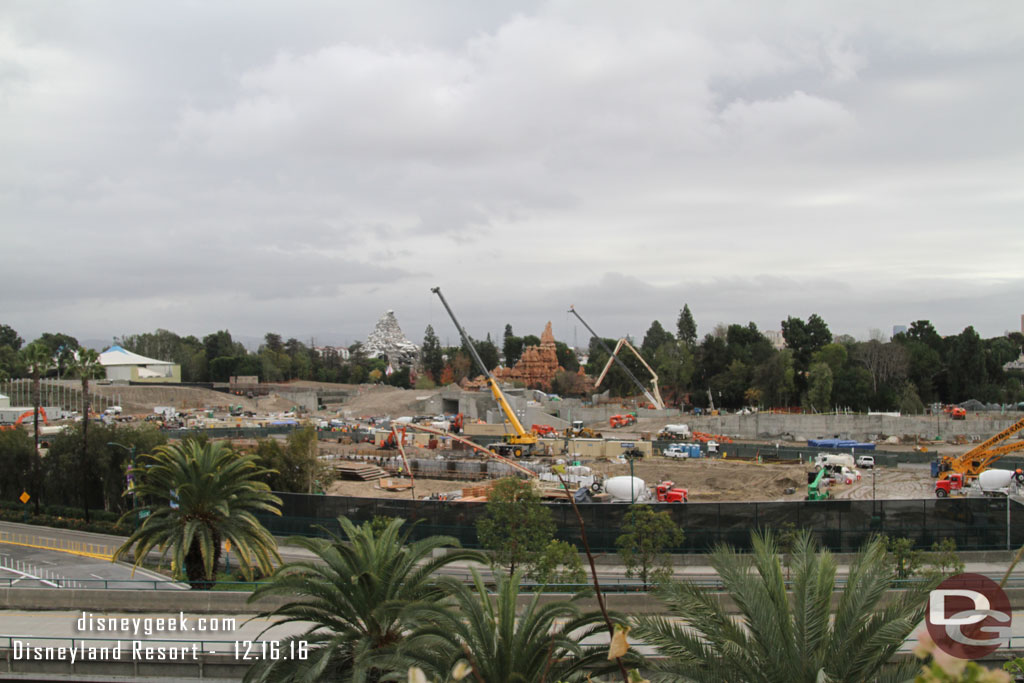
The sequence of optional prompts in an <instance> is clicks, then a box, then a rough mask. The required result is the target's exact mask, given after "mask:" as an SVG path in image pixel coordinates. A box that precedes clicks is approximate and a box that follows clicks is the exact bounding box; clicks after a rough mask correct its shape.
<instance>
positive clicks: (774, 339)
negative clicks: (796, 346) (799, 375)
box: [761, 330, 786, 351]
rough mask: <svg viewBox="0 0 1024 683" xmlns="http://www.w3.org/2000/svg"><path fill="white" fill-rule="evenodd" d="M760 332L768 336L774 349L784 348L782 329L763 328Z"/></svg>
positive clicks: (784, 341) (784, 340)
mask: <svg viewBox="0 0 1024 683" xmlns="http://www.w3.org/2000/svg"><path fill="white" fill-rule="evenodd" d="M761 334H763V335H764V336H765V337H767V338H768V341H770V342H771V343H772V346H773V347H775V350H776V351H781V350H782V349H784V348H786V339H785V338H784V337H783V336H782V330H764V331H763V332H761Z"/></svg>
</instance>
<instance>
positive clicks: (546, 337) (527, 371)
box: [494, 321, 562, 391]
mask: <svg viewBox="0 0 1024 683" xmlns="http://www.w3.org/2000/svg"><path fill="white" fill-rule="evenodd" d="M561 369H562V368H561V367H559V365H558V353H557V352H556V351H555V335H554V333H553V332H552V331H551V322H550V321H548V324H547V325H546V326H545V327H544V333H543V334H541V336H540V346H527V347H526V348H525V349H523V355H522V356H520V358H519V362H518V363H516V364H515V367H511V368H497V369H496V370H495V371H494V376H495V377H497V378H498V379H504V380H509V381H517V380H518V381H520V382H523V383H524V384H526V386H527V387H528V388H531V389H541V390H543V391H550V390H551V380H552V379H554V377H555V373H556V372H558V371H559V370H561Z"/></svg>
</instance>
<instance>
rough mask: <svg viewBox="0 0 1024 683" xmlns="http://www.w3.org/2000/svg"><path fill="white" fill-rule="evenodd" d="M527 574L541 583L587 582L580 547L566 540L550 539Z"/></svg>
mask: <svg viewBox="0 0 1024 683" xmlns="http://www.w3.org/2000/svg"><path fill="white" fill-rule="evenodd" d="M527 576H528V577H529V578H530V579H531V580H533V581H536V582H537V583H540V584H545V585H549V584H558V583H567V584H581V583H584V582H586V580H587V574H586V572H585V571H584V570H583V562H582V560H580V551H579V548H577V547H576V546H574V545H573V544H572V543H568V542H566V541H555V540H552V541H549V542H548V544H547V545H546V546H545V547H544V550H542V551H541V552H540V553H538V554H537V558H536V560H535V561H534V563H533V566H532V567H530V570H529V573H528V574H527Z"/></svg>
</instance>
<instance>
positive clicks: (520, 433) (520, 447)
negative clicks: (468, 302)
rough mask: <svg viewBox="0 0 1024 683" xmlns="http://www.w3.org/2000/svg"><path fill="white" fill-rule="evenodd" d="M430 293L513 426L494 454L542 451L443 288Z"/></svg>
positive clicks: (495, 448) (533, 433) (432, 290)
mask: <svg viewBox="0 0 1024 683" xmlns="http://www.w3.org/2000/svg"><path fill="white" fill-rule="evenodd" d="M430 291H431V292H433V293H434V294H437V297H438V298H439V299H440V300H441V303H442V304H444V308H445V310H446V311H448V316H449V317H450V318H451V319H452V322H453V323H455V329H457V330H458V331H459V334H460V335H461V336H462V341H463V343H464V344H465V345H466V348H467V349H469V353H470V355H472V356H473V360H474V361H476V365H477V367H478V368H480V371H481V372H482V373H483V374H484V377H485V378H486V380H487V387H488V388H489V389H490V390H491V395H493V396H494V400H495V401H497V402H498V405H499V406H500V407H501V411H502V412H503V413H505V419H506V420H507V421H508V423H509V424H510V425H512V429H513V431H514V432H515V433H514V434H506V435H505V436H504V439H503V441H502V443H500V444H495V445H494V446H493V447H492V448H493V449H494V452H495V453H497V454H498V455H503V456H506V457H508V456H514V457H517V458H518V457H521V456H524V455H531V454H533V453H535V452H538V451H539V450H540V437H539V436H538V435H537V434H536V433H535V432H528V431H526V430H525V429H524V428H523V425H522V423H520V422H519V418H517V417H516V414H515V411H513V410H512V406H510V405H509V404H508V400H507V399H506V398H505V394H503V393H501V389H500V388H499V387H498V382H497V380H495V379H494V375H492V374H491V371H490V370H488V369H487V366H486V365H484V362H483V360H481V358H480V354H479V353H477V351H476V347H475V346H473V342H472V340H470V338H469V335H467V334H466V331H465V330H464V329H462V325H460V324H459V321H458V319H457V318H456V317H455V313H453V312H452V308H451V306H449V305H448V301H446V300H445V298H444V295H443V294H441V288H440V287H434V288H432V289H431V290H430Z"/></svg>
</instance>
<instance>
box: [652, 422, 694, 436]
mask: <svg viewBox="0 0 1024 683" xmlns="http://www.w3.org/2000/svg"><path fill="white" fill-rule="evenodd" d="M658 438H659V439H689V438H690V425H682V424H680V425H665V426H664V427H663V428H662V430H661V431H660V432H658Z"/></svg>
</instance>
